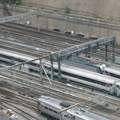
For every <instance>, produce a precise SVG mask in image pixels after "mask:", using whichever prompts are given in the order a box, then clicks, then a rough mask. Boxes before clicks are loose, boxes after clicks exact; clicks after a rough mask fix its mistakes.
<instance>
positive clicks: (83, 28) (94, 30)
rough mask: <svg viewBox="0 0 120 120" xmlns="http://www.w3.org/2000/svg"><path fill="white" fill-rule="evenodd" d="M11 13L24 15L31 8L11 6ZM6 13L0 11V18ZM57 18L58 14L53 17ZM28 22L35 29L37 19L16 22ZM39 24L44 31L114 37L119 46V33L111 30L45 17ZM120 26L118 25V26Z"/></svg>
mask: <svg viewBox="0 0 120 120" xmlns="http://www.w3.org/2000/svg"><path fill="white" fill-rule="evenodd" d="M10 10H11V12H12V15H16V14H20V13H24V12H30V11H31V8H26V7H21V6H13V7H11V9H10ZM44 14H46V15H49V16H50V15H51V16H52V14H49V13H44ZM6 15H7V13H6V12H5V11H3V9H0V16H1V17H3V16H6ZM54 16H58V14H56V15H54ZM28 20H29V21H30V24H31V25H33V26H35V27H37V26H38V25H37V17H32V18H27V19H23V20H19V21H17V22H22V23H24V24H26V23H27V21H28ZM39 24H40V28H45V29H54V28H57V29H60V30H61V31H62V32H66V31H71V30H73V31H74V32H75V34H84V35H85V36H96V37H98V38H101V37H107V36H108V37H111V36H116V37H117V43H118V44H120V31H116V30H112V29H109V30H108V29H105V28H100V27H95V26H89V25H83V24H78V23H72V22H67V21H64V20H61V21H60V20H57V19H52V18H46V17H40V19H39ZM119 25H120V24H119Z"/></svg>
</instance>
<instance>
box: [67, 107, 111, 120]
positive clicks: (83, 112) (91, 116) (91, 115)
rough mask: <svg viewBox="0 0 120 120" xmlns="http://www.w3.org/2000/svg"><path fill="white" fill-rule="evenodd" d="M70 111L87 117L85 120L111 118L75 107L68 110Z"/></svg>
mask: <svg viewBox="0 0 120 120" xmlns="http://www.w3.org/2000/svg"><path fill="white" fill-rule="evenodd" d="M67 112H68V113H70V114H72V115H74V116H76V117H77V118H79V119H85V120H109V119H107V118H105V117H102V116H100V115H97V114H95V113H92V112H89V111H87V110H84V109H81V108H77V107H73V108H71V109H69V110H67Z"/></svg>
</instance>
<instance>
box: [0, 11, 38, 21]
mask: <svg viewBox="0 0 120 120" xmlns="http://www.w3.org/2000/svg"><path fill="white" fill-rule="evenodd" d="M39 15H40V13H39V12H29V13H24V14H19V15H14V16H10V17H4V18H0V23H5V22H10V21H13V20H20V19H25V18H28V17H32V16H39Z"/></svg>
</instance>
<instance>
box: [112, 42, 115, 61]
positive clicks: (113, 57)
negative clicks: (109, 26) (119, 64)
mask: <svg viewBox="0 0 120 120" xmlns="http://www.w3.org/2000/svg"><path fill="white" fill-rule="evenodd" d="M112 47H113V49H112V62H113V63H114V62H115V41H114V42H113V44H112Z"/></svg>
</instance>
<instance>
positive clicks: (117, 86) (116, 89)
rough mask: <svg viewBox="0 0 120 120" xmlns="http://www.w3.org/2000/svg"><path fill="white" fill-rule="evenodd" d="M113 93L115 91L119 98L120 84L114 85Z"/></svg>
mask: <svg viewBox="0 0 120 120" xmlns="http://www.w3.org/2000/svg"><path fill="white" fill-rule="evenodd" d="M115 91H116V94H117V96H120V82H117V83H116V86H115Z"/></svg>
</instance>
